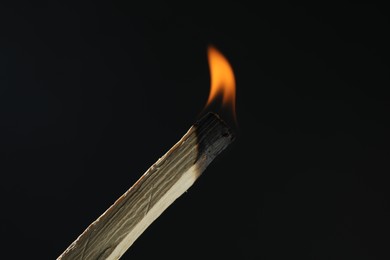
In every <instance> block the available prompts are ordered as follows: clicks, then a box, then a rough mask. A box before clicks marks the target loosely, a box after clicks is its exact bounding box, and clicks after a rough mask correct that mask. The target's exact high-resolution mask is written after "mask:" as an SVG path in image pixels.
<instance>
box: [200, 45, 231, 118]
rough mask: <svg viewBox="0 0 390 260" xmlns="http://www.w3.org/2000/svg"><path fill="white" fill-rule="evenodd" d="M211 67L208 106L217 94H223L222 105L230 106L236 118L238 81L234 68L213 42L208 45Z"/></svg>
mask: <svg viewBox="0 0 390 260" xmlns="http://www.w3.org/2000/svg"><path fill="white" fill-rule="evenodd" d="M208 60H209V67H210V80H211V84H210V94H209V97H208V100H207V104H206V106H208V105H209V104H210V103H211V102H212V101H213V100H215V98H216V97H217V96H222V105H223V106H229V107H230V109H231V110H232V113H233V117H234V118H236V113H235V109H236V108H235V102H236V81H235V77H234V73H233V69H232V67H231V65H230V63H229V62H228V60H227V59H226V58H225V56H224V55H223V54H222V53H221V52H220V51H219V50H218V49H217V48H216V47H214V45H213V44H209V46H208Z"/></svg>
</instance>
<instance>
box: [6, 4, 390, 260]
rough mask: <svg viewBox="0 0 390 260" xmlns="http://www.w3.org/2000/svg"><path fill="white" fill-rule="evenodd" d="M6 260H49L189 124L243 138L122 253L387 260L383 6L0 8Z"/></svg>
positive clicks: (388, 131)
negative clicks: (216, 97) (210, 116)
mask: <svg viewBox="0 0 390 260" xmlns="http://www.w3.org/2000/svg"><path fill="white" fill-rule="evenodd" d="M0 29H1V31H0V81H1V82H0V127H1V129H0V131H1V132H0V134H1V135H0V153H1V161H0V163H1V164H0V171H1V172H0V173H1V181H0V190H1V196H0V198H1V219H0V220H1V221H0V223H1V239H2V243H1V248H2V250H1V251H2V252H1V258H4V259H22V258H32V259H55V258H56V257H57V256H59V255H60V254H61V253H62V252H63V250H65V249H66V248H67V247H68V245H69V244H70V243H71V242H72V241H73V240H74V239H76V238H77V236H78V235H79V234H80V233H81V232H82V231H83V230H84V229H85V228H86V227H87V226H88V225H89V224H90V223H91V222H92V221H94V220H95V219H96V218H97V217H98V216H99V215H100V214H101V213H103V212H104V211H105V210H106V209H107V208H108V207H109V206H110V205H111V204H112V203H113V202H114V201H115V200H116V199H117V198H118V197H119V196H120V195H121V194H123V193H124V192H125V191H126V190H127V189H128V188H129V187H130V186H131V185H132V184H133V183H134V182H135V181H136V180H137V179H138V178H139V177H140V176H141V175H142V174H143V173H144V172H145V171H146V170H147V169H148V168H149V167H150V166H151V165H152V164H153V163H154V162H155V161H156V160H157V159H158V158H159V157H160V156H162V155H163V154H164V153H165V152H166V151H167V150H168V149H169V148H170V147H171V146H172V145H173V144H174V143H176V142H177V141H178V140H179V138H181V136H182V135H183V134H184V133H185V132H186V131H187V129H188V128H189V127H190V126H191V124H192V123H193V122H194V121H195V120H196V119H197V118H199V116H200V115H201V112H202V111H203V110H202V109H203V107H204V105H205V102H206V99H207V96H208V91H209V80H210V79H209V71H208V64H207V46H208V45H209V44H214V45H215V46H216V47H217V48H218V49H219V50H220V51H221V52H223V53H224V54H225V56H226V57H227V58H228V60H229V61H230V63H231V64H232V67H233V69H234V71H235V74H236V80H237V117H238V126H235V125H234V124H233V123H232V120H231V116H230V115H229V114H228V113H227V112H226V111H225V110H223V109H220V108H219V106H218V105H215V107H214V108H215V109H216V110H215V111H216V112H218V113H220V114H221V115H222V116H223V118H224V119H225V120H226V121H227V122H228V123H229V124H230V125H232V126H233V128H234V129H235V131H236V134H237V139H236V141H235V142H234V144H232V145H231V146H229V148H228V149H227V150H226V151H225V152H224V153H223V154H222V155H221V156H219V157H218V158H217V159H216V160H215V161H214V162H213V163H212V164H211V165H210V166H209V168H208V169H207V170H206V171H205V173H204V175H202V176H201V178H199V180H198V181H197V182H196V183H195V185H193V186H192V187H191V188H190V190H189V191H188V192H187V193H185V194H184V195H183V196H182V197H180V198H179V199H178V200H177V201H176V202H175V203H174V204H172V206H171V207H169V208H168V209H167V210H166V211H165V212H164V213H163V214H162V216H161V217H160V218H158V219H157V220H156V221H155V222H154V223H153V224H152V225H151V226H150V227H149V228H148V229H147V230H146V231H145V232H144V233H143V234H142V235H141V237H140V238H139V239H137V241H136V242H135V244H134V245H133V246H132V247H131V248H130V249H129V250H128V251H127V252H126V254H125V255H124V256H123V259H152V257H159V259H183V258H185V259H202V258H204V257H207V258H210V259H388V258H389V251H388V246H389V242H390V241H389V240H390V239H389V231H390V228H389V199H388V197H389V191H388V186H389V182H388V180H387V175H388V174H389V170H390V165H389V158H390V138H389V136H390V122H389V112H390V106H389V100H390V96H389V95H388V90H387V89H388V88H389V86H390V84H389V63H388V58H389V51H388V50H389V46H390V43H389V40H388V38H387V36H388V34H389V10H388V9H387V8H386V7H385V6H380V5H374V4H371V5H341V4H338V5H330V4H327V5H296V4H291V3H288V2H278V4H276V3H275V4H262V3H260V4H259V3H256V4H254V3H253V4H252V3H250V2H248V3H246V2H244V1H236V2H224V3H221V4H216V3H210V2H208V3H199V2H198V3H193V4H189V3H188V2H183V3H182V4H170V3H158V4H157V3H145V4H143V5H142V6H141V5H140V4H133V3H132V1H123V2H117V1H114V2H106V3H98V2H91V3H87V2H84V3H80V2H77V3H76V4H72V3H70V2H63V3H59V2H56V1H47V2H44V3H23V4H21V3H20V2H14V3H13V4H5V3H2V4H1V7H0Z"/></svg>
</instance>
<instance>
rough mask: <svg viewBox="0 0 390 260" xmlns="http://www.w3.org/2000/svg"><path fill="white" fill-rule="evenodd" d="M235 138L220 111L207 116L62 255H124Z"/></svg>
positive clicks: (85, 257)
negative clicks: (223, 120) (219, 114)
mask: <svg viewBox="0 0 390 260" xmlns="http://www.w3.org/2000/svg"><path fill="white" fill-rule="evenodd" d="M233 139H234V137H233V135H232V134H231V132H230V131H229V129H228V127H227V126H226V125H225V124H224V123H223V122H222V120H221V119H220V118H219V117H218V116H217V115H216V114H213V113H209V114H207V115H206V116H204V117H203V118H202V119H200V120H199V121H198V122H197V123H195V124H194V125H193V126H192V127H191V128H190V129H189V130H188V132H187V133H186V134H185V135H184V136H183V137H182V139H181V140H180V141H179V142H178V143H176V144H175V145H174V146H173V147H172V148H171V149H170V150H169V151H168V152H167V153H166V154H165V155H164V156H163V157H161V158H160V159H159V160H158V161H157V162H156V163H155V164H154V165H153V166H151V167H150V168H149V169H148V170H147V171H146V173H145V174H144V175H142V177H141V178H140V179H139V180H138V181H137V182H136V183H135V184H134V185H133V186H132V187H131V188H130V189H129V190H128V191H126V192H125V193H124V194H123V195H122V196H121V197H120V198H119V199H118V200H117V201H116V202H115V203H114V204H113V205H112V206H111V207H110V208H108V209H107V210H106V212H104V213H103V214H102V215H101V216H100V217H99V218H98V219H97V220H95V221H94V222H93V223H92V224H91V225H90V226H89V227H88V228H87V229H86V230H85V231H84V232H83V233H82V234H81V235H80V236H79V237H78V238H77V239H76V240H75V241H74V242H73V243H72V244H71V245H70V246H69V247H68V248H67V249H66V250H65V251H64V252H63V253H62V254H61V255H60V256H59V257H58V258H57V259H58V260H65V259H77V260H81V259H119V258H120V257H121V256H122V255H123V254H124V253H125V252H126V250H127V249H128V248H129V247H130V246H131V245H132V244H133V243H134V241H135V240H136V239H137V238H138V237H139V236H140V235H141V234H142V232H144V231H145V229H146V228H147V227H148V226H149V225H150V224H151V223H152V222H153V221H154V220H155V219H157V218H158V217H159V216H160V215H161V213H162V212H163V211H164V210H165V209H166V208H168V206H169V205H171V204H172V203H173V202H174V201H175V200H176V199H177V198H178V197H180V196H181V195H182V194H183V193H184V192H185V191H186V190H187V189H188V188H190V187H191V185H192V184H193V183H194V182H195V180H196V179H197V178H198V177H199V176H200V175H201V173H202V172H203V171H204V170H205V169H206V167H207V166H208V165H209V164H210V163H211V161H213V160H214V158H215V157H216V156H218V155H219V154H220V153H221V152H222V151H223V150H224V149H225V148H226V147H227V146H228V145H229V144H230V143H231V142H232V141H233Z"/></svg>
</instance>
